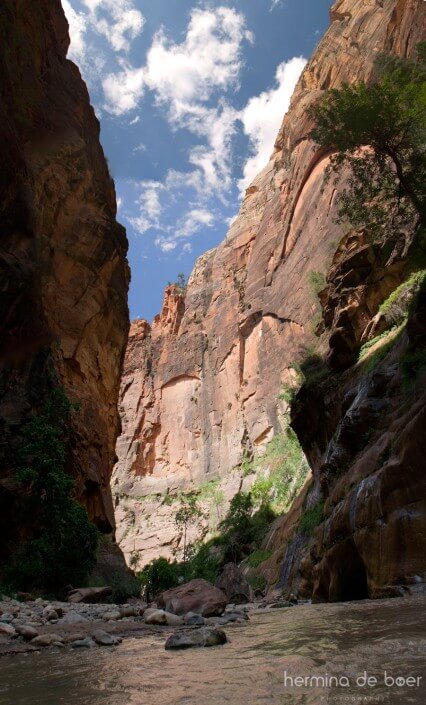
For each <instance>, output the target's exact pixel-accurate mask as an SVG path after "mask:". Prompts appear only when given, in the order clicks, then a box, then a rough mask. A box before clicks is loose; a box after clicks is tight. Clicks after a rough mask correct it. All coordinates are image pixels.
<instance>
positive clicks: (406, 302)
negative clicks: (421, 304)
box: [379, 269, 426, 325]
mask: <svg viewBox="0 0 426 705" xmlns="http://www.w3.org/2000/svg"><path fill="white" fill-rule="evenodd" d="M425 282H426V269H423V270H422V271H420V272H414V273H413V274H411V276H410V277H409V278H408V279H407V280H406V281H405V282H403V283H402V284H400V286H398V287H397V288H396V289H395V290H394V291H393V292H392V293H391V294H390V296H388V298H387V299H386V301H384V302H383V303H382V305H381V306H380V308H379V311H380V313H381V314H383V315H384V317H385V319H386V321H387V322H388V323H389V325H400V324H401V323H403V322H404V321H405V319H406V318H407V316H408V313H409V311H410V308H411V305H412V304H413V302H414V300H415V298H416V296H417V294H418V293H419V291H420V289H421V287H422V286H424V283H425Z"/></svg>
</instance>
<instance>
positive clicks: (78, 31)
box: [62, 0, 87, 62]
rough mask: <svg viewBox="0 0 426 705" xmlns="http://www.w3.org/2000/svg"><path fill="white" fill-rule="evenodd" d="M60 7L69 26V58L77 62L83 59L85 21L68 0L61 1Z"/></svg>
mask: <svg viewBox="0 0 426 705" xmlns="http://www.w3.org/2000/svg"><path fill="white" fill-rule="evenodd" d="M62 7H63V8H64V12H65V15H66V18H67V20H68V24H69V33H70V40H71V45H70V50H69V56H70V58H71V59H74V61H77V62H78V61H79V59H81V58H83V57H84V53H85V49H86V45H85V34H86V29H87V25H86V20H85V17H84V15H83V14H81V13H80V12H76V11H75V10H74V8H73V7H72V6H71V4H70V3H69V2H68V0H62Z"/></svg>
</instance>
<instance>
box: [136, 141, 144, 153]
mask: <svg viewBox="0 0 426 705" xmlns="http://www.w3.org/2000/svg"><path fill="white" fill-rule="evenodd" d="M133 152H135V153H136V152H146V144H144V143H143V142H141V143H140V144H137V145H136V147H134V148H133Z"/></svg>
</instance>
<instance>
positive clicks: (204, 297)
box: [113, 0, 426, 598]
mask: <svg viewBox="0 0 426 705" xmlns="http://www.w3.org/2000/svg"><path fill="white" fill-rule="evenodd" d="M425 17H426V15H425V6H424V3H421V2H419V1H418V0H385V2H381V1H380V2H379V1H378V0H377V1H376V0H338V2H335V3H334V5H333V7H332V8H331V26H330V28H329V30H328V32H327V33H326V35H325V36H324V38H323V39H322V41H321V42H320V44H319V46H318V48H317V50H316V52H315V54H314V56H313V57H312V59H311V60H310V62H309V63H308V65H307V67H306V69H305V71H304V73H303V75H302V77H301V79H300V81H299V83H298V86H297V88H296V91H295V93H294V96H293V99H292V102H291V106H290V109H289V112H288V114H287V115H286V117H285V118H284V121H283V124H282V127H281V129H280V131H279V134H278V138H277V141H276V145H275V152H274V154H273V155H272V157H271V159H270V161H269V164H268V165H267V166H266V167H265V169H264V170H263V171H262V172H261V174H259V176H258V177H257V178H256V179H255V180H254V182H253V183H252V185H251V186H250V187H249V189H248V190H247V192H246V196H245V199H244V202H243V204H242V207H241V210H240V213H239V215H238V217H237V218H236V220H235V221H234V222H233V224H232V226H231V228H230V231H229V233H228V236H227V238H226V240H225V241H224V242H223V243H222V244H221V245H219V247H217V248H216V249H214V250H212V251H210V252H207V253H206V254H205V255H204V256H203V257H201V258H200V259H199V260H198V262H197V264H196V266H195V269H194V271H193V273H192V275H191V277H190V279H189V282H188V287H187V291H186V292H185V295H184V296H183V295H181V294H179V293H178V292H177V290H176V289H173V288H169V289H167V290H166V294H165V299H164V305H163V310H162V312H161V314H160V315H159V316H158V317H157V318H156V319H155V320H154V322H153V325H152V327H150V326H149V325H148V324H147V323H146V322H144V321H136V322H135V323H134V324H133V326H132V331H131V338H130V344H129V347H128V351H127V358H126V363H125V372H124V377H123V383H122V389H121V414H122V423H123V435H122V436H121V438H120V440H119V444H118V450H117V453H118V456H119V462H118V464H117V466H116V469H115V473H114V487H113V490H114V493H115V497H116V499H115V502H116V508H117V510H116V511H117V517H118V523H119V526H120V531H119V535H118V538H119V541H120V543H121V546H122V547H123V549H124V550H125V552H126V553H127V554H128V555H129V554H130V553H131V552H133V551H134V552H135V554H134V555H135V559H136V560H137V559H141V564H143V563H145V562H146V561H147V560H150V558H152V557H153V556H154V555H160V554H163V555H170V554H171V551H172V549H173V547H175V546H176V543H177V540H178V539H177V538H176V531H175V530H174V527H173V521H172V515H173V512H172V511H171V510H170V507H169V505H168V502H167V501H166V498H167V497H166V496H167V495H170V494H171V495H173V493H176V491H177V490H178V489H179V488H188V487H190V486H195V487H197V486H200V485H202V484H203V483H205V482H206V480H207V481H208V480H210V479H212V478H217V477H219V478H222V480H221V483H222V486H224V487H225V486H227V488H229V486H230V485H231V486H232V488H233V489H234V488H236V489H240V488H241V487H244V484H246V485H247V479H246V478H244V477H243V475H244V473H243V472H242V471H241V469H240V467H241V463H242V461H243V459H244V457H245V456H246V454H253V453H254V454H256V453H260V452H261V450H262V447H264V446H265V444H266V443H267V442H268V440H269V439H270V438H271V437H272V436H273V434H274V433H276V432H278V431H279V429H280V417H281V415H282V414H283V412H284V411H285V402H283V401H279V399H278V394H279V391H280V388H281V386H282V384H283V383H286V382H288V381H290V380H291V378H292V374H293V364H294V363H295V362H297V360H298V359H300V358H301V357H303V356H304V355H305V354H306V351H307V350H309V349H310V346H312V345H313V344H314V345H315V347H316V350H317V352H318V353H323V354H324V355H325V354H328V356H329V359H331V360H332V361H333V360H334V361H335V363H337V366H339V365H341V366H342V365H343V366H347V365H348V364H349V363H350V362H351V361H352V360H353V352H354V350H357V349H358V348H359V344H360V342H361V339H362V337H363V334H364V333H365V331H366V328H367V327H368V326H369V325H371V320H372V318H373V317H374V315H375V314H376V312H377V309H378V306H379V304H380V302H381V301H383V299H385V298H386V296H387V295H388V294H389V293H390V292H391V291H392V290H393V289H395V287H396V286H397V285H398V284H399V283H400V281H401V278H402V276H403V268H404V258H405V255H406V252H405V251H401V250H399V251H395V252H393V253H392V256H391V257H388V258H387V261H386V262H384V261H382V259H381V255H380V253H378V252H376V251H375V250H374V248H371V247H370V246H368V245H367V244H366V243H365V242H364V240H363V238H362V234H359V233H349V234H346V235H344V234H343V232H342V228H341V226H340V225H338V224H337V223H336V215H337V213H336V195H337V194H336V187H335V185H334V184H333V183H332V181H329V182H327V183H326V184H325V185H324V181H323V176H324V171H325V169H326V167H327V164H328V162H329V157H330V155H329V154H326V153H324V152H321V151H318V149H317V148H316V146H315V145H314V144H313V143H312V141H311V140H309V138H308V134H309V132H310V130H311V128H312V124H311V122H310V119H309V117H308V112H307V110H308V108H309V106H310V105H311V104H312V103H313V102H314V101H316V100H317V99H318V97H319V96H320V95H321V92H322V91H324V90H326V89H328V88H331V87H339V86H341V85H342V83H344V82H350V83H352V82H356V81H359V80H367V81H368V80H369V78H370V77H371V74H372V71H373V62H374V59H375V57H376V55H377V54H378V53H379V52H382V51H386V52H393V53H396V54H399V55H401V56H407V55H410V54H411V53H412V52H413V50H414V47H415V45H416V43H417V42H418V41H419V40H420V39H421V38H423V37H424V33H425ZM344 180H345V177H344V175H343V177H342V181H341V184H340V186H339V185H338V186H337V189H339V188H341V187H342V185H343V183H344ZM351 257H352V258H353V260H352V262H350V258H351ZM348 259H349V261H348ZM341 260H344V261H345V262H346V266H347V269H346V270H344V271H343V274H346V273H347V272H351V273H352V275H353V276H354V277H355V279H354V280H353V281H352V282H350V284H351V285H352V288H351V290H350V291H349V292H348V291H347V290H346V289H345V287H343V290H344V292H343V295H342V286H340V288H339V285H340V284H341V279H338V276H337V274H336V272H335V274H336V276H334V277H333V276H332V273H333V267H334V270H336V268H337V269H338V265H339V262H340V263H341ZM342 266H343V265H342ZM318 272H319V273H320V274H321V275H323V276H324V278H325V277H326V276H327V275H329V276H328V288H327V290H325V291H324V292H320V297H319V298H320V300H319V299H318V297H317V295H316V293H315V291H313V289H312V280H313V276H312V275H313V274H316V273H318ZM330 273H331V274H330ZM341 274H342V272H340V275H341ZM367 279H368V285H367V284H366V281H367ZM333 285H334V289H333ZM321 304H323V306H324V309H325V314H324V316H323V315H322V313H323V312H322V306H321ZM318 336H320V337H318ZM329 343H330V345H331V348H330V350H329ZM352 381H354V380H352ZM365 385H367V383H365ZM367 386H368V385H367ZM328 404H329V405H328V406H327V408H326V409H325V410H324V409H323V407H318V411H317V407H313V408H310V415H309V414H308V413H306V416H305V419H311V416H312V417H313V419H316V414H317V413H318V414H320V413H324V414H326V415H327V414H329V415H330V414H331V415H333V418H334V426H333V433H334V430H335V427H336V424H338V423H339V422H340V421H341V420H342V415H343V414H344V413H345V412H344V410H343V409H342V408H341V407H339V406H337V401H336V402H334V401H333V399H332V398H331V399H330V400H329V402H328ZM335 404H336V406H335ZM303 408H304V409H305V411H306V407H303ZM320 409H321V412H320ZM413 413H414V412H413ZM302 418H303V415H302ZM328 423H330V424H331V426H332V425H333V424H332V423H331V421H330V420H329V419H328V417H327V419H324V420H323V422H322V420H321V417H320V419H316V423H314V422H313V421H312V420H311V422H310V423H309V425H306V426H305V428H304V431H303V430H302V429H301V428H300V425H297V423H296V424H295V426H296V429H297V431H298V433H299V437H300V439H301V441H302V445H303V447H304V449H305V451H306V453H307V456H308V458H309V461H310V464H311V467H312V468H313V469H314V472H318V468H319V467H320V465H321V463H322V462H323V456H324V453H326V450H325V446H327V442H328V440H329V438H328V436H327V434H332V431H331V430H330V431H327V432H326V431H325V428H326V427H328V426H327V424H328ZM401 423H402V422H401ZM302 424H303V422H302ZM319 438H320V439H322V441H321V443H322V446H321V450H316V451H315V452H312V451H311V447H313V446H315V447H316V445H318V443H320V441H319V440H318V439H319ZM325 438H327V439H328V440H324V439H325ZM315 439H316V440H315ZM349 466H350V464H349ZM406 482H409V478H407V477H404V479H400V483H401V485H403V484H404V483H406ZM313 486H314V491H313V492H311V493H310V495H309V497H308V499H307V500H306V498H305V495H303V496H301V497H300V498H299V500H298V502H297V503H296V506H295V509H294V510H293V511H292V512H291V513H290V515H289V517H287V518H284V519H282V520H280V522H278V525H277V526H275V527H274V529H273V533H272V535H271V536H270V538H269V545H268V547H269V548H270V549H271V550H272V551H273V557H272V558H271V559H270V561H269V562H268V564H266V565H265V566H264V570H265V574H267V577H268V581H269V584H270V585H271V586H275V585H278V586H279V587H280V589H281V588H288V587H290V586H291V584H292V579H293V578H292V576H295V575H296V569H297V565H298V563H299V560H300V557H301V551H302V549H303V546H304V545H305V544H306V543H307V541H306V539H304V538H303V537H300V536H298V533H297V526H298V522H299V519H300V516H301V513H302V511H303V509H304V507H306V505H305V502H306V501H308V502H310V503H311V504H312V503H313V502H316V501H318V498H319V497H320V496H321V488H320V483H319V478H318V476H316V477H315V482H314V485H313ZM322 491H323V493H324V494H325V496H327V491H326V490H325V489H324V487H323V490H322ZM304 492H306V489H305V490H304ZM228 495H229V492H228V491H227V492H225V496H226V497H228ZM402 495H404V492H402V494H401V497H402V498H401V500H400V502H401V505H400V506H404V507H406V506H407V505H406V502H407V501H408V500H406V497H405V495H404V497H403V496H402ZM148 507H149V509H148ZM407 511H408V510H407ZM373 514H374V513H373ZM370 520H371V521H373V520H374V521H379V516H378V514H376V515H375V516H374V517H373V515H372V516H371V517H370ZM422 521H424V520H422ZM409 531H410V532H411V531H416V529H415V527H414V524H413V525H412V527H411V528H410V530H409ZM406 542H408V537H406ZM351 548H352V546H351ZM328 549H329V545H328V544H327V545H326V544H325V543H324V541H323V544H321V545H320V546H318V548H317V555H316V557H315V560H316V563H318V562H319V560H321V556H322V555H323V552H324V551H326V550H328ZM366 550H367V549H366ZM375 550H377V545H376V547H375ZM392 550H393V549H392ZM395 550H396V549H395ZM405 550H408V549H405ZM357 555H358V554H357ZM354 560H355V559H354ZM357 560H358V558H357ZM360 560H361V562H362V560H363V559H360ZM379 562H380V559H379V558H378V557H377V555H375V557H374V559H372V560H371V561H370V567H371V565H373V564H374V563H376V564H379ZM337 563H338V560H337V562H335V563H334V564H333V567H332V568H330V566H329V564H328V569H329V570H330V571H332V572H333V571H335V570H337V568H336V565H337ZM402 564H404V563H403V561H402ZM404 565H405V564H404ZM404 570H405V569H403V571H404ZM407 570H408V568H407ZM310 571H311V572H310ZM305 572H306V574H307V575H308V574H309V576H311V573H312V569H309V568H305ZM283 576H284V578H283ZM309 576H308V577H306V578H305V582H306V585H307V584H308V583H309V580H311V587H310V588H309V586H306V591H309V589H311V590H312V578H311V577H309ZM370 578H371V579H370V583H371V585H373V584H374V585H375V586H376V585H382V586H383V585H385V584H388V583H389V582H390V583H392V582H395V581H396V580H397V578H396V574H393V575H392V576H391V577H390V573H389V572H388V574H387V575H386V576H385V575H384V573H380V570H377V571H376V573H375V574H374V575H373V574H371V576H370ZM318 582H321V578H318ZM317 592H318V594H319V593H320V592H321V591H320V590H319V588H318V589H317ZM343 592H344V591H343ZM372 592H374V590H373V589H372ZM376 592H377V591H376ZM342 594H343V593H342ZM321 596H322V597H323V598H324V597H330V595H326V594H325V591H324V590H322V592H321ZM343 596H344V595H343Z"/></svg>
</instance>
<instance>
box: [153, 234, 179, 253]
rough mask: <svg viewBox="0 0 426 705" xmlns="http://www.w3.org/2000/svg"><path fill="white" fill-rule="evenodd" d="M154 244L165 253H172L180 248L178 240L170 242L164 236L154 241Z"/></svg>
mask: <svg viewBox="0 0 426 705" xmlns="http://www.w3.org/2000/svg"><path fill="white" fill-rule="evenodd" d="M154 244H155V245H157V247H159V248H160V250H162V251H163V252H171V251H172V250H175V249H176V247H177V246H178V242H177V240H169V239H168V238H165V237H163V236H160V237H157V238H156V239H155V240H154Z"/></svg>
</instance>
